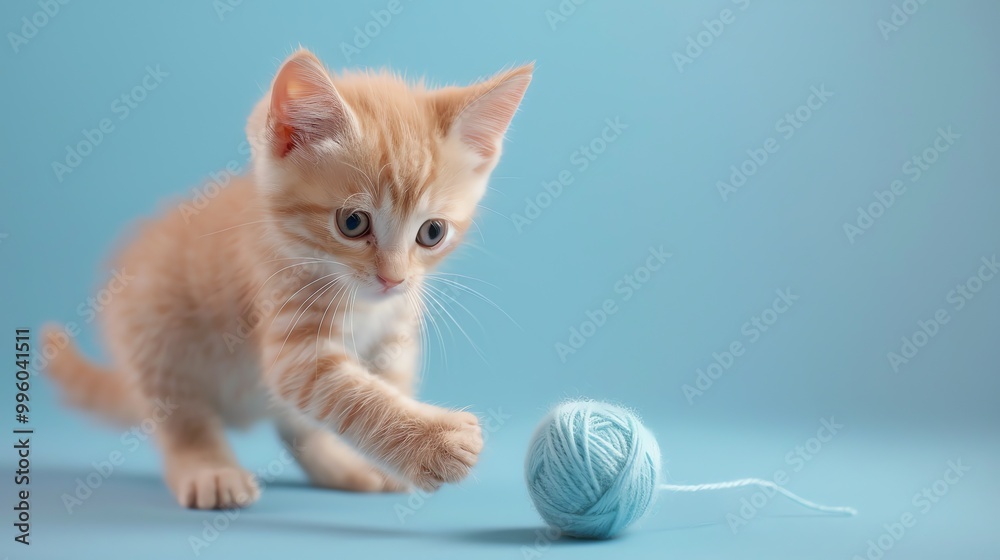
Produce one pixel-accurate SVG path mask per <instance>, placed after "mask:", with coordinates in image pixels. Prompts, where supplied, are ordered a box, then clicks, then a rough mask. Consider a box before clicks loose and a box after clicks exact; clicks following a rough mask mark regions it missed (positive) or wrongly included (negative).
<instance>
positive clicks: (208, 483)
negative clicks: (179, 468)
mask: <svg viewBox="0 0 1000 560" xmlns="http://www.w3.org/2000/svg"><path fill="white" fill-rule="evenodd" d="M171 478H174V480H172V481H171V482H172V483H171V486H172V488H173V490H174V493H175V494H176V496H177V501H178V503H180V505H181V506H183V507H187V508H195V509H229V508H237V507H246V506H249V505H250V504H252V503H254V502H255V501H257V498H259V497H260V489H259V487H258V486H257V482H256V481H255V480H254V478H253V475H252V474H250V473H249V472H247V471H245V470H243V469H241V468H239V467H226V466H195V467H191V468H189V469H186V470H185V471H184V472H182V473H179V474H178V475H177V476H175V477H171Z"/></svg>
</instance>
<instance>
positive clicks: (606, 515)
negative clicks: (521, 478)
mask: <svg viewBox="0 0 1000 560" xmlns="http://www.w3.org/2000/svg"><path fill="white" fill-rule="evenodd" d="M659 474H660V446H659V445H657V443H656V439H655V438H654V437H653V434H652V433H650V431H649V430H647V429H646V427H645V426H643V425H642V422H640V421H639V418H638V417H636V415H635V414H633V413H632V412H630V411H628V410H626V409H624V408H621V407H618V406H615V405H612V404H608V403H603V402H596V401H578V402H567V403H563V404H560V405H558V406H556V407H555V408H554V409H552V411H551V412H549V414H548V415H547V416H546V417H545V419H544V420H542V423H541V424H540V425H539V426H538V428H537V429H536V430H535V433H534V436H532V439H531V444H530V446H529V447H528V459H527V463H526V477H527V483H528V493H529V494H530V495H531V500H532V501H533V502H534V503H535V508H536V509H537V510H538V513H539V514H540V515H541V516H542V519H544V520H545V521H546V522H547V523H548V524H549V525H551V526H552V527H555V528H556V529H558V530H559V531H561V532H562V533H563V534H566V535H569V536H574V537H583V538H596V539H606V538H609V537H613V536H615V535H617V534H618V533H620V532H621V531H622V530H623V529H625V528H626V527H628V526H629V525H630V524H631V523H633V522H634V521H636V520H638V519H639V518H641V517H642V516H644V515H645V514H646V513H648V512H649V510H650V508H651V507H652V505H653V501H654V500H655V499H656V496H657V494H658V491H657V485H658V481H659Z"/></svg>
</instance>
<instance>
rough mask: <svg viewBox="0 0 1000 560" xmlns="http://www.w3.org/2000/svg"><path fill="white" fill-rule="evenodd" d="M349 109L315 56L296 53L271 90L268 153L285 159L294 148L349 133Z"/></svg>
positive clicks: (350, 125) (282, 67)
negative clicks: (269, 146)
mask: <svg viewBox="0 0 1000 560" xmlns="http://www.w3.org/2000/svg"><path fill="white" fill-rule="evenodd" d="M351 123H352V119H351V113H350V109H348V108H347V104H346V103H345V102H344V100H343V98H341V97H340V94H339V93H338V92H337V89H336V88H335V87H334V86H333V82H332V81H331V80H330V75H329V73H327V71H326V68H325V67H324V66H323V63H322V62H320V61H319V59H317V58H316V56H315V55H314V54H313V53H311V52H309V51H307V50H305V49H300V50H299V51H298V52H296V53H294V54H293V55H292V56H290V57H288V60H286V61H285V63H284V64H282V65H281V69H280V70H279V71H278V75H277V76H275V78H274V83H273V84H272V86H271V102H270V106H269V108H268V114H267V127H268V130H269V132H270V141H271V149H272V151H273V152H274V154H275V155H276V156H278V157H285V156H286V155H288V153H289V152H291V151H292V150H293V149H295V148H301V147H307V146H312V145H315V144H317V143H318V142H321V141H323V140H333V141H335V142H341V141H343V140H344V139H345V138H346V137H347V136H349V135H350V134H351V133H352V130H353V127H352V124H351Z"/></svg>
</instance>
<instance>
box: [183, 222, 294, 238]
mask: <svg viewBox="0 0 1000 560" xmlns="http://www.w3.org/2000/svg"><path fill="white" fill-rule="evenodd" d="M274 221H275V220H270V219H268V220H255V221H253V222H247V223H245V224H237V225H235V226H231V227H227V228H223V229H220V230H219V231H213V232H212V233H205V234H202V235H199V236H198V239H201V238H202V237H208V236H209V235H215V234H217V233H222V232H224V231H229V230H231V229H236V228H238V227H243V226H249V225H253V224H264V223H268V222H274Z"/></svg>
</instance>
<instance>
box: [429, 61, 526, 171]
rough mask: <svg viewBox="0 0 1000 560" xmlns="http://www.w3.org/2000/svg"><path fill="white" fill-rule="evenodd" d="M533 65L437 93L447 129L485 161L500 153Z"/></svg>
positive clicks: (493, 159)
mask: <svg viewBox="0 0 1000 560" xmlns="http://www.w3.org/2000/svg"><path fill="white" fill-rule="evenodd" d="M534 69H535V67H534V64H533V63H532V64H526V65H524V66H521V67H519V68H514V69H512V70H508V71H506V72H501V73H500V74H497V75H496V76H494V77H492V78H490V79H488V80H486V81H484V82H481V83H478V84H475V85H472V86H469V87H465V88H446V89H443V90H441V91H440V92H438V94H437V95H438V97H437V100H436V101H437V103H438V108H439V113H440V115H441V118H442V120H443V122H444V124H445V126H446V129H447V130H448V135H454V136H456V137H457V138H459V139H460V140H461V141H462V143H464V144H465V145H466V146H468V147H469V148H470V149H471V150H472V152H473V153H474V154H476V155H477V156H479V157H481V158H482V159H483V160H485V162H493V163H495V161H496V159H497V158H498V157H499V156H500V148H501V145H502V143H503V137H504V134H505V133H506V132H507V127H508V126H509V125H510V121H511V119H513V118H514V113H515V112H516V111H517V108H518V106H519V105H520V104H521V99H522V98H523V97H524V92H525V91H526V90H527V89H528V84H530V83H531V74H532V72H533V71H534Z"/></svg>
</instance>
